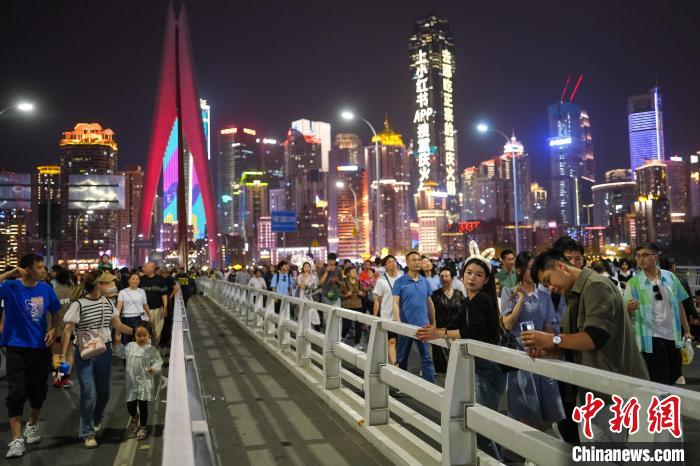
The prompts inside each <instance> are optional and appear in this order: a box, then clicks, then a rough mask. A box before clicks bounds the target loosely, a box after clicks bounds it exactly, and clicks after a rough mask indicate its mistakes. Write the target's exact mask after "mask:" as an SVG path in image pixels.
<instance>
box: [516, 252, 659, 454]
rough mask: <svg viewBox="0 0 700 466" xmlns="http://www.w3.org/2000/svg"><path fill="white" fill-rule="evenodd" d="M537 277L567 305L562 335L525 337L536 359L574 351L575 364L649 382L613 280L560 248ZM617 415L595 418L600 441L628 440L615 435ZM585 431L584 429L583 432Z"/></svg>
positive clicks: (546, 256) (541, 260)
mask: <svg viewBox="0 0 700 466" xmlns="http://www.w3.org/2000/svg"><path fill="white" fill-rule="evenodd" d="M531 275H532V279H533V281H534V282H535V284H538V283H541V284H542V285H543V286H545V287H546V288H549V290H550V291H551V292H552V293H560V294H565V295H566V301H567V309H566V312H565V313H564V319H563V321H562V328H561V334H559V335H552V334H550V333H546V332H540V331H529V332H522V333H521V335H520V339H521V341H522V342H523V344H524V345H525V346H526V347H527V348H528V351H529V352H530V354H531V356H534V357H541V356H544V355H553V356H556V357H558V356H560V355H561V354H562V353H564V352H570V354H571V355H572V356H573V362H575V363H578V364H582V365H584V366H588V367H593V368H596V369H602V370H606V371H610V372H614V373H616V374H623V375H628V376H631V377H637V378H640V379H644V380H649V374H648V372H647V368H646V365H645V364H644V360H643V359H642V357H641V355H640V354H639V350H638V348H637V345H636V342H635V338H634V330H633V328H632V323H631V321H630V319H629V317H628V316H627V312H625V309H624V305H623V303H622V295H621V294H620V292H619V290H618V289H617V288H616V287H615V285H613V283H612V282H611V281H610V280H609V279H608V278H606V277H603V276H600V275H598V274H596V273H595V272H594V271H593V270H592V269H589V268H584V269H579V268H578V267H574V266H573V265H571V264H570V263H569V262H568V261H567V259H566V258H565V257H564V255H563V254H562V253H561V252H560V251H558V250H556V249H549V250H547V251H544V252H543V253H542V254H540V255H539V256H537V258H536V259H535V262H534V263H533V265H532V269H531ZM582 400H583V393H582V392H581V390H579V393H578V403H579V405H580V404H582ZM611 417H612V412H610V411H609V410H601V411H600V412H599V413H598V415H597V416H596V417H595V418H593V421H592V422H593V432H594V440H595V441H609V442H625V441H626V433H625V432H623V433H617V434H616V433H613V432H611V431H610V426H609V424H608V421H609V420H610V419H611ZM581 427H582V426H581V425H579V429H580V428H581ZM582 439H583V436H582Z"/></svg>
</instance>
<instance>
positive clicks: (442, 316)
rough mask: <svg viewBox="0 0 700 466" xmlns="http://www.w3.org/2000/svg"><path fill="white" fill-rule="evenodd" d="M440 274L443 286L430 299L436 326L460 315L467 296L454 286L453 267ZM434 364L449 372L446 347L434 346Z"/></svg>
mask: <svg viewBox="0 0 700 466" xmlns="http://www.w3.org/2000/svg"><path fill="white" fill-rule="evenodd" d="M438 276H439V277H440V284H441V285H442V287H440V288H438V289H437V290H435V291H433V293H432V294H431V295H430V299H431V300H432V301H433V305H434V306H435V326H436V327H447V326H448V325H450V324H451V323H452V322H453V321H454V320H455V318H456V317H457V315H459V310H460V309H461V308H462V304H463V302H464V299H465V298H464V295H463V294H462V292H461V291H459V290H456V289H454V288H452V269H450V268H449V267H443V268H442V269H440V274H439V275H438ZM433 365H434V366H435V372H438V373H441V374H444V373H445V372H447V351H446V350H445V349H444V348H438V347H434V348H433Z"/></svg>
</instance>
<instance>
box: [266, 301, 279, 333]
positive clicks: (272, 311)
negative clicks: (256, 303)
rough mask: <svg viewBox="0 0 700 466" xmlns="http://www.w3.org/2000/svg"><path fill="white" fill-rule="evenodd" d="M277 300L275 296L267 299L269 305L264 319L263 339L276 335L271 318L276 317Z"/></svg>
mask: <svg viewBox="0 0 700 466" xmlns="http://www.w3.org/2000/svg"><path fill="white" fill-rule="evenodd" d="M276 299H277V298H275V297H274V296H268V297H267V305H266V307H265V317H264V318H263V337H267V336H269V335H272V334H274V331H273V329H272V328H271V327H272V325H271V324H272V320H271V317H272V316H273V315H275V300H276Z"/></svg>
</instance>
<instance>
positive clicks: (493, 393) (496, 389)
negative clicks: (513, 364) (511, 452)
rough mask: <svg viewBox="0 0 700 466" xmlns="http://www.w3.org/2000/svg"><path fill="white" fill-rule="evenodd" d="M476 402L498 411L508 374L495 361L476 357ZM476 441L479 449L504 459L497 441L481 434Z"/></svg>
mask: <svg viewBox="0 0 700 466" xmlns="http://www.w3.org/2000/svg"><path fill="white" fill-rule="evenodd" d="M474 372H475V374H476V384H475V387H474V389H475V391H476V402H477V403H479V404H480V405H482V406H486V407H487V408H489V409H493V410H494V411H498V404H499V403H500V401H501V397H502V396H503V392H504V391H505V389H506V374H505V373H504V372H503V371H502V370H501V368H500V367H499V366H498V364H496V363H495V362H491V361H487V360H485V359H479V358H476V368H475V370H474ZM476 443H477V446H478V447H479V449H480V450H481V451H483V452H485V453H487V454H489V455H491V456H493V457H494V458H495V459H497V460H498V461H503V455H502V454H501V449H500V448H499V447H498V445H496V442H494V441H493V440H490V439H488V438H486V437H483V436H481V435H477V437H476Z"/></svg>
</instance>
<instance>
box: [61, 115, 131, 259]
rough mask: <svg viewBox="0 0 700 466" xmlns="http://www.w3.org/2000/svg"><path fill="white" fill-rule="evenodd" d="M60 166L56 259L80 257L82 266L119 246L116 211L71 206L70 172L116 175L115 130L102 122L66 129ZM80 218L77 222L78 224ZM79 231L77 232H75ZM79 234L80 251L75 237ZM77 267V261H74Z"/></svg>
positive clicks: (80, 124) (79, 124)
mask: <svg viewBox="0 0 700 466" xmlns="http://www.w3.org/2000/svg"><path fill="white" fill-rule="evenodd" d="M60 151H61V155H60V165H61V193H60V196H61V199H62V200H63V202H62V203H61V240H60V241H59V244H58V253H57V258H58V259H59V260H63V261H64V264H66V263H68V262H67V261H68V260H69V259H73V258H74V256H76V255H77V256H78V259H79V260H80V262H81V264H83V267H91V265H90V264H96V262H97V259H98V256H99V255H100V253H104V252H107V251H109V252H110V253H113V252H114V251H115V248H116V244H115V242H116V212H115V211H113V210H95V211H92V210H76V209H69V208H68V207H69V203H68V202H67V200H68V185H69V179H70V175H115V174H116V172H117V143H116V141H115V140H114V131H112V130H111V129H102V126H100V124H99V123H78V124H77V125H75V128H74V129H73V131H65V132H64V133H63V137H62V138H61V141H60ZM76 221H77V225H76ZM76 231H77V235H76V233H75V232H76ZM76 236H77V237H78V251H77V252H76V250H75V249H76V248H75V237H76ZM71 267H75V264H71Z"/></svg>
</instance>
